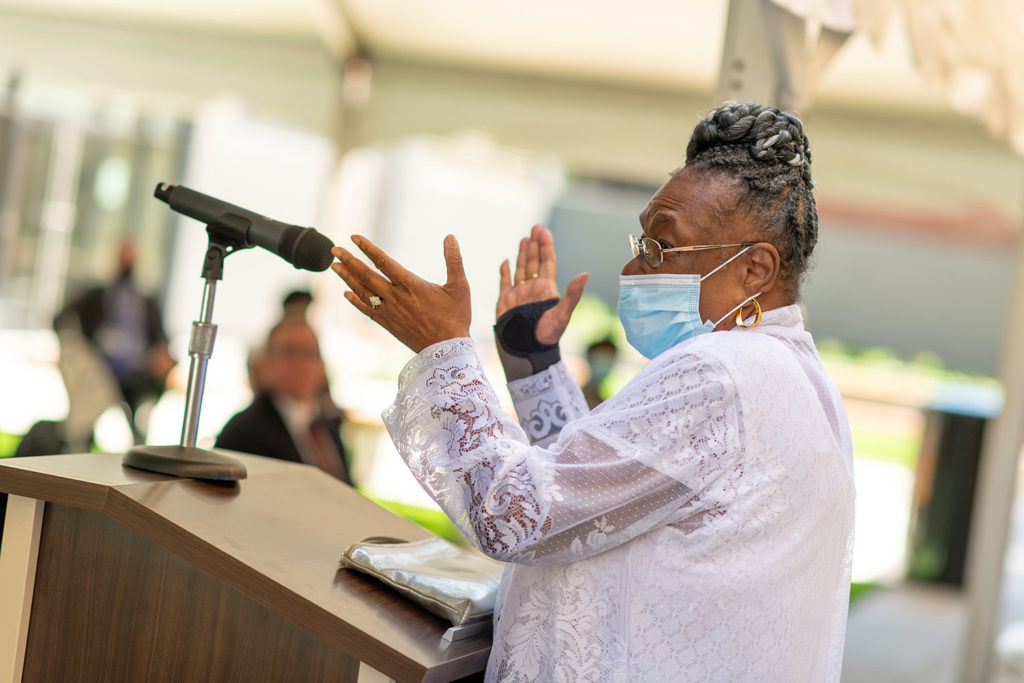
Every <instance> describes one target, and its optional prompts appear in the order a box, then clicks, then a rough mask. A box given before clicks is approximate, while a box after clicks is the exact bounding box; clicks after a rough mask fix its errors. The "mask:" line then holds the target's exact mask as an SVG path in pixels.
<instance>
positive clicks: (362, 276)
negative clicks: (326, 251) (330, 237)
mask: <svg viewBox="0 0 1024 683" xmlns="http://www.w3.org/2000/svg"><path fill="white" fill-rule="evenodd" d="M331 254H333V255H334V256H335V257H336V258H337V259H338V260H337V261H335V262H334V264H333V265H334V266H341V269H340V270H339V269H338V268H334V272H336V273H337V274H338V275H340V276H341V279H342V280H344V281H345V284H347V285H348V286H349V287H350V288H351V289H352V290H353V291H355V292H357V293H358V294H359V295H360V296H369V294H380V295H381V296H383V295H384V294H385V293H387V292H390V291H391V287H392V284H391V283H390V282H388V280H386V279H385V278H384V277H382V276H381V275H380V274H379V273H375V272H373V270H371V269H370V267H369V266H367V265H366V264H365V263H363V262H362V261H360V260H359V259H357V258H356V257H355V256H353V255H352V254H351V253H350V252H348V251H347V250H346V249H344V248H343V247H334V248H333V249H331Z"/></svg>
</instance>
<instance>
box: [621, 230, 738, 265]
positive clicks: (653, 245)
mask: <svg viewBox="0 0 1024 683" xmlns="http://www.w3.org/2000/svg"><path fill="white" fill-rule="evenodd" d="M752 244H756V242H736V243H734V244H701V245H697V246H693V247H669V248H668V249H666V248H665V247H663V246H661V243H660V242H658V240H656V239H654V238H653V237H637V236H636V235H630V236H629V248H630V249H631V250H632V251H633V258H636V257H637V256H640V255H641V254H643V256H644V261H645V262H646V263H647V265H649V266H650V267H651V268H657V267H658V266H660V265H661V264H662V263H663V262H664V261H665V254H666V253H667V252H670V251H703V250H704V249H724V248H725V247H749V246H751V245H752Z"/></svg>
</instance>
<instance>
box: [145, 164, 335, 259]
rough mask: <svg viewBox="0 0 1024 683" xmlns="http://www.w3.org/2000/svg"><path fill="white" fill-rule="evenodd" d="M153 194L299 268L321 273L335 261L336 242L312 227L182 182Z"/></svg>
mask: <svg viewBox="0 0 1024 683" xmlns="http://www.w3.org/2000/svg"><path fill="white" fill-rule="evenodd" d="M153 196H154V197H156V198H157V199H159V200H161V201H164V202H167V203H168V204H169V205H170V207H171V208H172V209H173V210H175V211H177V212H178V213H180V214H183V215H185V216H188V217H189V218H195V219H196V220H197V221H200V222H202V223H206V224H207V225H217V226H218V228H224V229H227V230H228V231H229V233H230V237H231V239H232V241H233V242H237V243H238V245H239V247H240V248H246V247H253V246H256V247H263V248H264V249H266V250H268V251H272V252H274V253H275V254H277V255H278V256H280V257H281V258H283V259H284V260H285V261H287V262H288V263H290V264H292V265H293V266H295V267H296V268H301V269H304V270H312V271H317V272H319V271H322V270H327V269H328V268H329V267H330V265H331V262H332V261H333V260H334V257H333V256H331V247H333V246H334V243H333V242H331V240H330V239H329V238H328V237H327V236H326V235H323V234H321V233H319V232H317V231H316V230H314V229H313V228H303V227H300V226H298V225H290V224H288V223H282V222H281V221H275V220H274V219H272V218H267V217H266V216H261V215H260V214H258V213H254V212H252V211H248V210H247V209H243V208H242V207H240V206H235V205H234V204H229V203H227V202H225V201H221V200H220V199H216V198H214V197H210V196H209V195H205V194H203V193H202V192H196V191H195V190H192V189H190V188H187V187H185V186H183V185H168V184H165V183H157V186H156V190H154V192H153ZM228 217H232V218H233V219H234V220H231V219H228ZM238 219H242V221H239V220H238ZM242 224H244V226H245V227H241V225H242Z"/></svg>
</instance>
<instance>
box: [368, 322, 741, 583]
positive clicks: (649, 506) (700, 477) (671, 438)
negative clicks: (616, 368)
mask: <svg viewBox="0 0 1024 683" xmlns="http://www.w3.org/2000/svg"><path fill="white" fill-rule="evenodd" d="M693 366H694V367H693V368H685V367H684V368H682V369H678V370H674V371H673V372H675V374H674V375H672V374H666V373H664V372H661V373H657V372H650V371H648V370H649V368H650V366H648V368H645V371H644V372H642V373H641V376H638V377H637V379H635V380H634V382H633V383H631V385H630V386H627V387H626V389H624V390H623V391H622V392H620V393H619V394H618V395H617V396H615V397H613V398H612V399H610V400H609V401H606V402H605V403H604V404H602V405H601V406H600V407H599V408H598V409H597V410H595V411H594V412H592V413H590V414H589V415H586V416H584V417H581V418H579V419H576V420H574V421H571V422H568V423H567V424H566V426H565V427H564V428H563V429H562V430H561V432H560V433H559V435H558V438H557V440H556V441H555V442H554V443H552V444H550V445H549V446H546V447H542V446H537V445H532V446H531V445H530V443H529V441H528V439H527V435H526V433H525V432H524V430H523V429H522V428H521V427H520V426H519V425H518V424H516V422H515V421H514V420H513V419H512V418H511V417H509V416H508V415H506V414H505V413H503V412H502V410H501V408H500V404H499V401H498V398H497V396H496V395H495V393H494V390H493V388H492V387H491V385H490V384H489V383H488V381H487V379H486V378H485V377H484V375H483V371H482V368H481V367H480V361H479V359H478V358H477V356H476V353H475V350H474V348H473V344H472V341H471V340H469V339H454V340H449V341H446V342H442V343H440V344H435V345H434V346H432V347H429V348H427V349H424V350H423V351H422V352H421V353H420V354H419V355H418V356H417V357H416V358H415V359H413V361H411V362H410V364H409V365H408V366H406V368H405V369H404V370H403V372H402V375H401V378H400V380H399V392H398V396H397V398H396V400H395V403H394V404H393V405H392V406H391V407H390V408H389V409H388V410H387V411H385V413H384V421H385V424H386V425H387V428H388V431H389V432H390V434H391V437H392V439H393V440H394V442H395V445H396V446H397V448H398V451H399V453H400V454H401V455H402V457H403V458H404V459H405V461H406V463H407V464H408V465H409V468H410V470H411V471H412V473H413V475H414V476H415V477H416V478H417V479H418V480H419V481H420V483H421V484H422V485H423V487H424V489H425V490H426V491H427V492H428V493H429V494H430V495H431V496H432V497H433V498H434V500H436V501H437V502H438V504H439V505H440V506H441V507H442V508H443V509H444V510H445V511H446V512H447V514H448V516H449V517H451V519H452V520H453V521H454V522H455V524H456V525H457V526H458V527H459V529H460V531H461V532H462V533H463V535H465V536H466V538H467V539H469V540H470V541H471V542H472V543H473V544H474V545H475V546H476V547H478V548H480V550H482V551H483V552H485V553H486V554H488V555H490V556H491V557H494V558H496V559H499V560H504V561H509V562H519V563H525V564H541V563H564V562H569V561H573V560H576V559H580V558H583V557H587V556H590V555H594V554H597V553H599V552H602V551H603V550H607V549H609V548H612V547H614V546H616V545H619V544H621V543H624V542H626V541H628V540H630V539H631V538H634V537H636V536H638V535H640V534H642V533H645V532H646V531H649V530H650V529H652V528H655V527H657V526H660V525H664V524H670V523H680V524H682V525H683V527H684V528H688V526H687V525H693V524H699V523H700V520H701V519H702V516H703V515H704V513H706V512H709V511H710V510H712V509H713V507H714V500H715V498H716V496H715V494H714V491H713V488H714V485H715V483H716V481H717V480H718V479H719V476H720V475H721V474H723V473H724V472H726V471H727V470H728V469H729V468H730V466H731V464H732V461H733V459H734V458H735V457H736V455H737V454H738V452H739V448H738V446H737V444H738V438H739V437H738V434H737V432H738V427H737V419H736V415H735V410H736V408H735V403H736V402H735V400H734V395H733V389H732V386H731V384H730V383H729V382H727V381H724V377H727V376H726V375H725V373H724V372H721V371H714V369H709V368H705V367H703V366H702V365H701V362H700V361H694V362H693ZM634 385H635V386H634Z"/></svg>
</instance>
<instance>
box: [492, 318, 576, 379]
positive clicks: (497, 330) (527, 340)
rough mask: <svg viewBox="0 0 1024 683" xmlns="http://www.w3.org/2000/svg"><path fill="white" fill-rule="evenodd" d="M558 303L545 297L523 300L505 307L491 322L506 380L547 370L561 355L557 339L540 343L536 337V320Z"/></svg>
mask: <svg viewBox="0 0 1024 683" xmlns="http://www.w3.org/2000/svg"><path fill="white" fill-rule="evenodd" d="M557 303H558V299H546V300H545V301H536V302H534V303H530V304H523V305H522V306H516V307H515V308H511V309H509V310H507V311H505V312H504V313H503V314H502V315H501V317H500V318H498V321H497V322H496V323H495V325H494V339H495V341H497V343H498V351H499V352H500V354H499V355H501V362H502V365H504V366H505V377H506V378H507V379H508V380H509V381H512V380H514V379H521V378H523V377H528V376H529V375H533V374H536V373H538V372H540V371H542V370H546V369H548V368H549V367H551V366H552V365H554V364H555V363H557V362H558V361H560V360H561V359H562V354H561V352H560V351H559V349H558V344H557V343H556V344H543V343H541V342H540V341H538V340H537V321H538V320H540V317H541V316H542V315H543V314H544V312H545V311H547V310H549V309H551V308H554V306H555V304H557ZM510 357H511V358H510ZM516 359H521V360H516ZM524 361H525V363H524ZM527 363H528V364H529V368H527V367H526V364H527Z"/></svg>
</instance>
